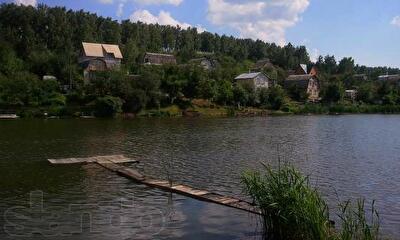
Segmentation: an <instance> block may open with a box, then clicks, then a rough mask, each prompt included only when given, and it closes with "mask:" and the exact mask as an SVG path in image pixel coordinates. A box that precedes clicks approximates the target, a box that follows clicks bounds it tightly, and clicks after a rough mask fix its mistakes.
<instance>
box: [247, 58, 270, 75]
mask: <svg viewBox="0 0 400 240" xmlns="http://www.w3.org/2000/svg"><path fill="white" fill-rule="evenodd" d="M272 67H274V65H273V64H272V63H271V61H270V60H269V59H268V58H265V59H262V60H259V61H257V62H256V64H255V65H254V67H253V68H252V70H253V71H255V72H261V71H263V70H264V69H266V68H272Z"/></svg>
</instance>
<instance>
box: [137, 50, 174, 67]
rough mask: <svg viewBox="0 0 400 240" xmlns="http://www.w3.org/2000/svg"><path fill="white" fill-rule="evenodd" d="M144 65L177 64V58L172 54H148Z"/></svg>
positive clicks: (145, 56)
mask: <svg viewBox="0 0 400 240" xmlns="http://www.w3.org/2000/svg"><path fill="white" fill-rule="evenodd" d="M143 63H144V64H148V65H164V64H176V58H175V56H174V55H171V54H162V53H150V52H147V53H146V54H145V55H144V60H143Z"/></svg>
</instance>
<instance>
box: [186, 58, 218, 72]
mask: <svg viewBox="0 0 400 240" xmlns="http://www.w3.org/2000/svg"><path fill="white" fill-rule="evenodd" d="M189 63H191V64H198V65H199V66H201V67H202V68H203V69H204V70H213V69H215V68H216V67H217V66H218V62H217V60H214V59H211V58H206V57H202V58H195V59H192V60H190V61H189Z"/></svg>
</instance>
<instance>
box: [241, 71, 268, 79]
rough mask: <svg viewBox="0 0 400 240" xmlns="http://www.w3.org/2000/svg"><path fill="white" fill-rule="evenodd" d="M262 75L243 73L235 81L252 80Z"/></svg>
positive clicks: (258, 73)
mask: <svg viewBox="0 0 400 240" xmlns="http://www.w3.org/2000/svg"><path fill="white" fill-rule="evenodd" d="M260 74H263V73H261V72H254V73H243V74H240V75H239V76H237V77H236V78H235V80H245V79H253V78H256V77H257V76H258V75H260Z"/></svg>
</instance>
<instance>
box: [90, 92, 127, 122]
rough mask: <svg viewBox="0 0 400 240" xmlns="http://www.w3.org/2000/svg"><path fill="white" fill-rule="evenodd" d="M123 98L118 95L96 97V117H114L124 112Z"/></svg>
mask: <svg viewBox="0 0 400 240" xmlns="http://www.w3.org/2000/svg"><path fill="white" fill-rule="evenodd" d="M122 104H123V102H122V100H121V99H120V98H118V97H112V96H105V97H100V98H97V99H96V102H95V116H96V117H114V116H115V115H116V114H117V113H120V112H122Z"/></svg>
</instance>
